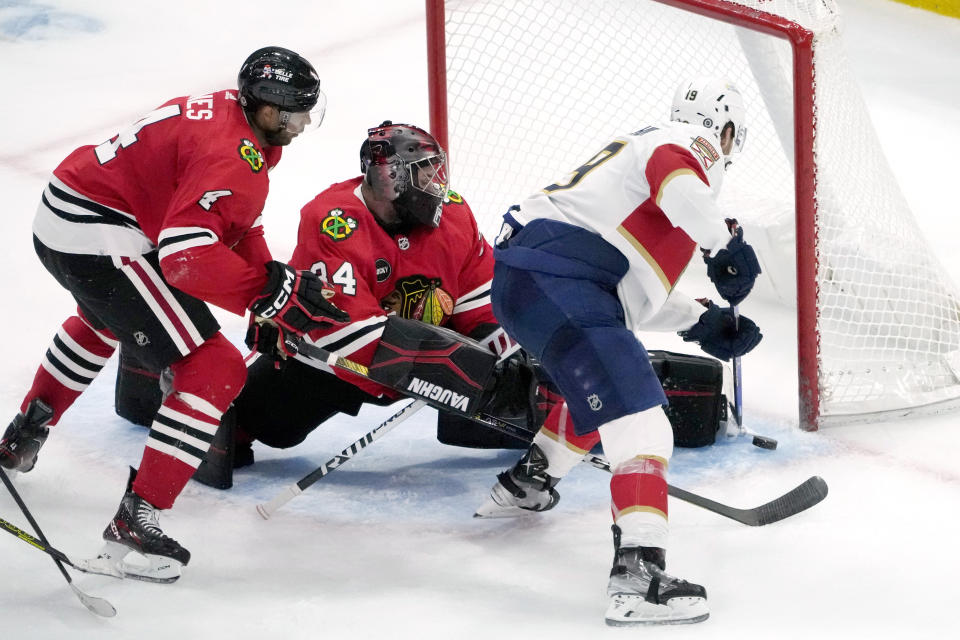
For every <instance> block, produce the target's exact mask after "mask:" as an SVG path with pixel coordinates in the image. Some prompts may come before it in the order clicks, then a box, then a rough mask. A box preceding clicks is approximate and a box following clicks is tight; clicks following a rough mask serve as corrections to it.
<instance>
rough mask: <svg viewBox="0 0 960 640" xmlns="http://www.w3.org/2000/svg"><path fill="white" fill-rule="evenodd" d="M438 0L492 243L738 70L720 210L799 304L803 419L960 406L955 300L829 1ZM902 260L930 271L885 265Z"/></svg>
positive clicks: (437, 21) (459, 180)
mask: <svg viewBox="0 0 960 640" xmlns="http://www.w3.org/2000/svg"><path fill="white" fill-rule="evenodd" d="M426 5H427V32H428V33H427V37H428V67H429V90H430V121H431V128H432V132H433V133H434V135H435V136H436V137H437V139H438V140H439V141H440V142H441V144H442V145H443V146H444V147H445V148H446V149H447V150H448V151H449V154H450V157H451V176H452V177H451V184H452V185H453V186H454V188H456V189H458V190H461V191H463V192H464V193H465V194H466V196H467V198H468V199H469V200H470V202H471V204H472V206H473V208H474V211H475V212H476V213H477V217H478V222H479V223H480V225H481V230H482V231H484V233H486V234H487V235H488V236H491V235H492V234H494V233H495V231H496V229H497V228H498V227H499V216H500V214H502V212H503V211H504V210H505V209H506V207H507V206H508V205H509V204H511V203H512V202H514V201H515V200H517V199H519V198H522V197H523V196H525V195H526V194H528V193H532V192H533V191H535V190H537V189H539V188H540V187H541V186H542V185H543V184H547V183H549V182H551V181H552V180H553V179H554V178H555V177H556V176H557V175H560V174H562V173H563V172H564V171H566V170H569V167H570V166H571V165H573V164H576V161H577V156H576V154H578V153H579V154H583V153H585V152H587V153H588V152H589V149H590V148H591V147H592V146H597V145H598V144H599V143H600V142H601V141H603V140H604V139H605V138H607V137H609V136H612V135H615V134H617V133H620V132H623V131H629V130H633V129H635V128H636V126H639V125H641V124H646V123H648V122H651V121H656V120H662V119H665V116H666V109H667V106H668V105H669V100H670V98H671V97H672V93H673V90H674V89H675V87H676V86H677V84H678V83H679V81H680V80H682V79H683V78H685V77H688V76H691V75H705V74H712V75H723V76H726V77H730V78H731V79H732V80H733V81H734V83H735V84H737V86H738V87H739V88H740V89H741V90H742V91H743V92H744V94H745V97H746V98H747V101H748V104H747V106H748V120H747V121H748V138H747V145H746V148H745V151H744V152H743V153H742V154H741V156H742V158H737V162H736V164H735V165H734V167H733V168H732V169H731V172H729V173H728V176H727V178H726V181H727V182H726V183H725V186H724V194H723V195H722V196H721V205H722V206H726V207H728V208H729V209H730V212H731V215H734V216H735V217H737V218H739V219H741V221H744V223H745V227H746V228H749V229H750V232H751V240H752V241H757V240H760V241H761V242H759V244H758V251H760V252H761V253H762V254H763V255H761V259H762V260H763V261H764V268H765V269H764V270H765V272H766V274H767V278H768V279H769V280H770V281H772V282H773V285H772V286H773V288H774V289H775V292H774V293H773V296H774V297H775V298H779V299H780V300H785V301H788V302H790V303H793V302H794V300H795V303H796V308H797V335H798V352H797V353H798V358H797V360H798V368H799V372H798V379H799V406H800V422H801V426H803V427H804V428H807V429H815V428H817V427H818V426H820V425H823V424H828V423H830V422H849V421H857V420H864V419H869V417H870V416H875V415H879V414H891V413H892V414H897V415H908V414H912V413H915V412H920V411H940V410H943V409H944V408H948V407H953V406H954V405H955V404H957V399H958V398H960V303H958V297H957V295H956V289H955V287H954V285H953V283H952V282H950V279H949V277H948V276H946V274H945V272H944V271H943V269H942V268H941V267H940V266H939V264H938V263H937V261H936V259H935V258H934V257H933V256H932V255H931V254H930V250H929V248H928V247H927V245H926V243H925V241H924V240H923V238H922V237H921V236H920V235H919V233H918V232H917V230H916V225H915V224H912V221H913V218H912V214H911V213H910V211H909V208H908V207H907V206H906V203H905V201H904V200H903V197H902V195H901V194H900V192H899V189H898V187H897V186H896V180H895V179H894V178H893V176H892V173H891V172H890V170H889V168H888V167H887V165H886V161H885V160H884V158H883V154H882V151H881V150H880V148H879V143H878V141H877V137H876V134H875V133H874V131H873V127H872V124H871V123H870V119H869V115H868V114H867V112H866V108H865V106H864V105H863V102H862V98H861V97H860V95H859V92H858V91H857V89H856V87H855V83H854V82H853V81H852V79H851V78H850V77H849V74H848V71H847V67H846V63H845V60H844V57H843V51H842V38H841V32H842V24H841V22H840V16H839V10H838V7H837V5H836V2H835V0H740V1H738V2H733V1H729V0H598V1H594V2H589V3H585V2H575V1H573V0H568V1H565V0H554V1H552V2H545V1H543V0H426ZM571 153H573V154H575V155H574V156H571V155H570V154H571ZM856 154H860V155H859V157H858V158H857V162H858V163H859V164H856V163H854V165H852V164H851V162H850V156H851V155H856ZM758 185H759V186H758ZM728 192H729V193H728ZM751 214H752V215H753V218H751V217H750V216H751ZM748 225H749V226H748ZM757 228H761V229H763V233H762V234H757V233H756V229H757ZM758 236H759V237H758ZM764 243H766V246H760V245H764ZM905 247H906V248H908V249H910V250H911V251H913V252H914V253H916V254H917V255H922V256H923V258H922V259H921V260H919V261H918V262H919V263H920V264H915V263H913V262H911V261H909V260H907V261H905V262H904V263H903V264H891V263H890V259H889V256H890V255H891V254H892V253H893V252H891V251H888V249H890V248H896V249H897V250H898V252H900V251H901V250H902V249H904V248H905ZM763 248H765V249H766V251H765V252H764V251H762V249H763ZM780 254H784V255H786V254H789V256H788V257H787V258H786V259H784V258H782V257H781V256H780Z"/></svg>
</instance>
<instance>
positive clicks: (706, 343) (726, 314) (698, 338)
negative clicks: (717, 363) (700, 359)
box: [679, 300, 763, 361]
mask: <svg viewBox="0 0 960 640" xmlns="http://www.w3.org/2000/svg"><path fill="white" fill-rule="evenodd" d="M700 303H701V304H703V305H704V306H705V307H706V308H707V310H706V311H704V312H703V315H701V316H700V319H699V320H698V321H697V324H695V325H693V326H692V327H690V328H689V329H687V330H686V331H680V332H679V335H680V337H681V338H683V340H684V342H696V343H697V344H699V345H700V348H701V349H703V350H704V351H705V352H706V353H709V354H710V355H711V356H713V357H714V358H719V359H720V360H723V361H729V360H730V358H739V357H740V356H742V355H744V354H746V353H749V352H750V351H752V350H753V348H754V347H756V346H757V345H758V344H760V340H762V339H763V334H761V333H760V328H759V327H757V325H756V323H755V322H754V321H753V320H751V319H750V318H748V317H746V316H740V317H739V320H738V319H737V318H735V317H734V315H733V310H732V309H721V308H720V307H718V306H717V305H715V304H714V303H712V302H710V301H709V300H700Z"/></svg>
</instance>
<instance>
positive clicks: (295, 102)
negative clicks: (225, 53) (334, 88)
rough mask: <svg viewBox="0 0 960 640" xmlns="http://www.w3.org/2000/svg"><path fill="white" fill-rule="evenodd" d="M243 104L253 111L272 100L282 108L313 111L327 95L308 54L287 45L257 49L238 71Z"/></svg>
mask: <svg viewBox="0 0 960 640" xmlns="http://www.w3.org/2000/svg"><path fill="white" fill-rule="evenodd" d="M237 88H238V89H239V90H240V104H241V105H242V106H243V107H244V109H246V110H248V111H253V110H256V109H257V108H259V107H260V106H261V105H264V104H270V105H273V106H275V107H277V108H279V109H281V110H282V111H290V112H299V111H312V110H313V109H314V107H316V106H317V104H318V103H319V102H320V101H321V100H322V101H323V102H324V103H325V102H326V101H325V99H324V95H323V92H322V91H320V76H319V75H317V71H316V69H314V68H313V65H312V64H310V63H309V62H308V61H307V60H306V58H304V57H303V56H301V55H300V54H298V53H296V52H294V51H290V50H289V49H284V48H283V47H264V48H262V49H257V50H256V51H254V52H253V53H251V54H250V55H249V56H247V59H246V60H244V62H243V66H242V67H240V73H239V74H237Z"/></svg>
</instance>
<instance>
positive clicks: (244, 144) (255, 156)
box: [237, 138, 263, 173]
mask: <svg viewBox="0 0 960 640" xmlns="http://www.w3.org/2000/svg"><path fill="white" fill-rule="evenodd" d="M237 152H239V153H240V157H241V158H243V159H244V160H246V161H247V164H249V165H250V168H251V169H252V170H253V172H254V173H260V170H261V169H263V154H262V153H260V149H257V147H256V145H255V144H253V143H252V142H250V141H249V140H247V139H246V138H244V139H243V140H241V141H240V146H239V147H237Z"/></svg>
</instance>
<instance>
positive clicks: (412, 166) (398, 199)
mask: <svg viewBox="0 0 960 640" xmlns="http://www.w3.org/2000/svg"><path fill="white" fill-rule="evenodd" d="M360 171H361V172H363V174H364V176H365V179H366V181H367V183H368V184H369V185H370V186H371V188H373V190H374V192H375V193H376V194H377V197H379V198H382V199H384V200H390V201H392V202H393V203H394V207H396V209H397V213H398V214H399V215H400V218H401V220H403V221H404V222H406V223H407V224H409V225H413V224H422V225H427V226H429V227H438V226H440V216H441V214H442V213H443V203H444V201H445V200H446V197H447V156H446V154H445V153H444V151H443V149H442V148H441V147H440V144H439V143H438V142H437V141H436V139H435V138H434V137H433V136H431V135H430V134H429V133H427V132H426V131H424V130H423V129H421V128H420V127H415V126H413V125H409V124H393V122H391V121H390V120H385V121H383V123H381V124H380V126H377V127H373V128H372V129H368V130H367V139H366V140H364V141H363V144H362V145H361V146H360Z"/></svg>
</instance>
